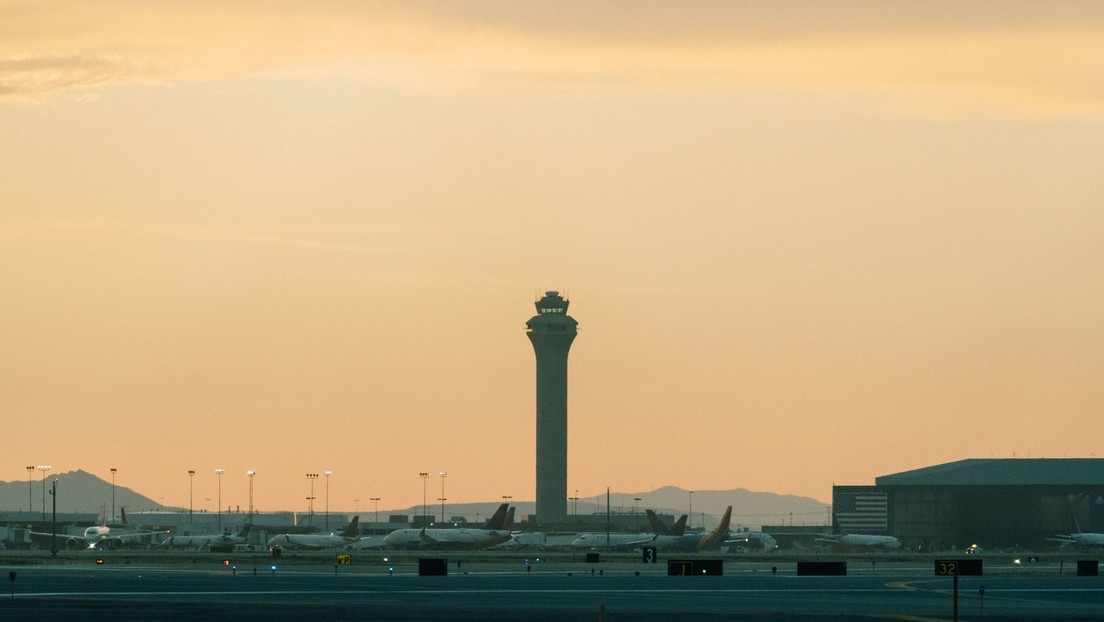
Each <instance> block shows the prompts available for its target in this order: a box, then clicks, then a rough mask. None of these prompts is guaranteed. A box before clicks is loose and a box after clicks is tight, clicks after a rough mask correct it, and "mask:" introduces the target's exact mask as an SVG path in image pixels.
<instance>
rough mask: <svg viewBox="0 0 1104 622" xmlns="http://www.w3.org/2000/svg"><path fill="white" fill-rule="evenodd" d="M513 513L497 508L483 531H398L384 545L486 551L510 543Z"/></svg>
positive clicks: (393, 532)
mask: <svg viewBox="0 0 1104 622" xmlns="http://www.w3.org/2000/svg"><path fill="white" fill-rule="evenodd" d="M513 510H514V508H508V507H507V504H505V503H503V504H502V505H500V506H498V510H496V511H495V513H494V515H493V516H491V518H489V519H487V525H486V526H485V527H482V528H475V527H461V528H456V529H440V528H438V529H427V528H425V527H422V528H421V529H396V530H395V531H392V532H391V533H389V534H387V536H386V537H385V538H384V539H383V543H384V545H386V546H388V547H393V548H414V547H417V548H423V549H433V550H441V549H485V548H487V547H491V546H495V545H497V544H502V543H503V542H507V541H509V540H510V539H511V538H512V537H513V534H512V533H510V527H511V526H512V524H513V515H514V513H513Z"/></svg>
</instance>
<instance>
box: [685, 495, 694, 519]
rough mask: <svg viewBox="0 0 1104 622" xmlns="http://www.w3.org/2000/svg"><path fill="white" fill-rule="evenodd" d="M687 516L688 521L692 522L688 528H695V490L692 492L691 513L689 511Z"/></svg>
mask: <svg viewBox="0 0 1104 622" xmlns="http://www.w3.org/2000/svg"><path fill="white" fill-rule="evenodd" d="M686 516H687V517H688V519H689V521H690V524H689V525H687V527H693V526H694V491H693V490H691V491H690V511H688V512H687V513H686Z"/></svg>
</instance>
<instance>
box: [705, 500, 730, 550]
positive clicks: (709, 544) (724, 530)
mask: <svg viewBox="0 0 1104 622" xmlns="http://www.w3.org/2000/svg"><path fill="white" fill-rule="evenodd" d="M731 522H732V506H731V505H730V506H728V509H727V510H725V513H724V516H722V517H721V522H720V523H718V524H717V528H716V529H714V530H713V531H711V532H709V533H708V534H706V535H705V536H704V537H703V538H702V539H701V540H700V541H699V542H698V546H697V549H698V550H699V551H705V550H708V549H711V548H713V547H714V546H716V545H718V544H720V543H721V542H722V541H723V540H724V538H725V536H726V535H728V526H729V524H731Z"/></svg>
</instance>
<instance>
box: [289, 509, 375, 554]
mask: <svg viewBox="0 0 1104 622" xmlns="http://www.w3.org/2000/svg"><path fill="white" fill-rule="evenodd" d="M359 523H360V517H359V516H354V517H353V520H351V521H349V525H348V526H347V527H346V528H345V530H344V531H342V532H341V533H324V534H322V533H282V534H280V535H278V536H272V537H271V538H269V540H268V548H270V549H271V548H273V547H276V546H278V547H280V548H284V549H334V548H338V547H343V546H348V545H350V544H353V543H355V542H356V541H357V540H359V538H358V537H357V525H358V524H359Z"/></svg>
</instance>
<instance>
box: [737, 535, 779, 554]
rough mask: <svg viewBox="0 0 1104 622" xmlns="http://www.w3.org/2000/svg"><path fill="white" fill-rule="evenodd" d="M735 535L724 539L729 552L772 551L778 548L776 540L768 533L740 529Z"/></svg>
mask: <svg viewBox="0 0 1104 622" xmlns="http://www.w3.org/2000/svg"><path fill="white" fill-rule="evenodd" d="M737 536H738V537H737V538H735V539H732V540H725V541H724V543H725V546H727V547H728V550H729V552H730V553H773V552H775V551H777V550H778V541H777V540H775V539H774V536H772V535H770V534H766V533H763V532H761V531H742V532H740V533H739V534H737Z"/></svg>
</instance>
